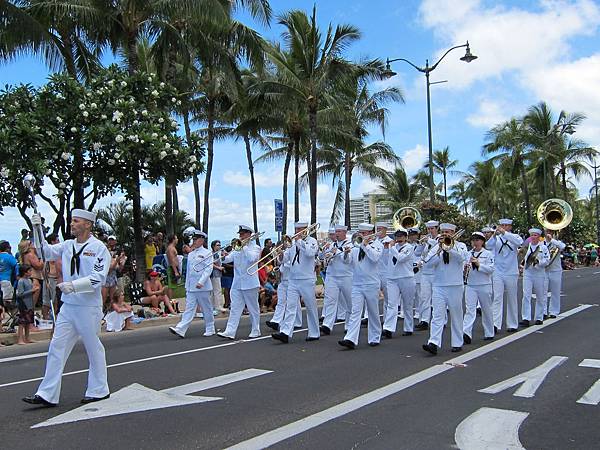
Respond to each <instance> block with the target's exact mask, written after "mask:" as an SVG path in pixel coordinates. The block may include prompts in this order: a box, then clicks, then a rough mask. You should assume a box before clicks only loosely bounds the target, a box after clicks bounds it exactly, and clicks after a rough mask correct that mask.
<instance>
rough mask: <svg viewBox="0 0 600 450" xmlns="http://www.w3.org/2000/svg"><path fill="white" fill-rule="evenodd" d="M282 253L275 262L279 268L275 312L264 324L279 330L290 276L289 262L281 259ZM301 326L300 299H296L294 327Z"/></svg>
mask: <svg viewBox="0 0 600 450" xmlns="http://www.w3.org/2000/svg"><path fill="white" fill-rule="evenodd" d="M282 259H283V253H282V254H281V258H280V260H279V261H278V262H277V264H278V266H277V268H278V269H279V284H278V285H277V305H275V312H274V313H273V317H272V318H271V320H267V321H266V322H265V325H266V326H268V327H269V328H271V329H273V330H275V331H279V324H280V323H281V322H282V321H283V317H284V315H285V308H286V305H287V290H288V285H289V277H290V263H284V262H283V261H282ZM296 328H302V307H301V305H300V299H298V306H297V307H296V321H295V322H294V329H296Z"/></svg>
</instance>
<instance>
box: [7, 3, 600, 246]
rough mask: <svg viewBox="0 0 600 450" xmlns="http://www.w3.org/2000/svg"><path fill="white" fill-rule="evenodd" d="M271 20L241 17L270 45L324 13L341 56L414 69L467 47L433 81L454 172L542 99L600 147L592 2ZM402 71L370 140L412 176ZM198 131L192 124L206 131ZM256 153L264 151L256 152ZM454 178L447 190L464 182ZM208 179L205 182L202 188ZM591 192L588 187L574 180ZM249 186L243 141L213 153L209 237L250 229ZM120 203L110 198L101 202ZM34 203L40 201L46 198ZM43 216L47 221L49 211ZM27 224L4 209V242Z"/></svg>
mask: <svg viewBox="0 0 600 450" xmlns="http://www.w3.org/2000/svg"><path fill="white" fill-rule="evenodd" d="M270 3H271V6H272V8H273V11H274V16H275V17H274V20H273V21H272V22H271V26H270V27H269V28H266V27H264V26H263V25H261V24H259V23H256V22H254V21H253V20H252V19H251V18H249V17H248V16H247V14H244V13H240V14H239V15H238V16H239V17H238V18H239V19H240V20H242V21H243V22H244V23H246V24H248V25H250V26H252V27H254V28H255V29H257V30H258V31H259V32H260V33H261V34H262V35H263V36H264V37H265V38H267V39H269V40H278V39H280V36H281V33H282V31H283V28H282V26H281V25H279V24H278V23H277V22H278V21H277V16H278V15H279V14H281V13H283V12H285V11H288V10H290V9H301V10H305V11H307V13H308V14H310V12H311V10H312V7H313V4H316V7H317V19H318V21H319V25H320V26H321V27H322V28H323V29H325V28H326V27H327V25H328V24H329V23H331V24H332V25H333V26H335V25H337V24H351V25H354V26H356V27H358V28H359V29H360V31H361V33H362V38H361V39H360V40H359V41H358V42H356V43H354V44H353V45H352V46H351V47H349V48H348V50H347V52H346V57H347V58H349V59H354V60H360V59H370V58H381V59H385V58H390V59H392V58H405V59H408V60H410V61H411V62H413V63H414V64H415V65H417V66H424V65H425V61H426V60H429V61H430V64H432V63H433V62H435V61H437V60H438V58H439V57H440V56H441V55H442V54H443V53H444V52H445V51H446V50H447V49H448V48H450V47H452V46H454V45H459V44H464V43H465V42H466V41H467V40H468V41H469V43H470V45H471V51H472V53H473V54H475V55H477V56H478V59H477V60H475V61H473V62H472V63H470V64H467V63H464V62H462V61H460V60H459V58H460V57H461V56H463V54H464V50H463V49H457V50H454V51H453V52H451V53H450V54H449V55H448V56H446V57H445V58H444V60H443V61H442V62H441V63H440V65H439V66H438V67H437V69H436V70H435V71H434V72H432V73H431V81H432V82H435V81H447V82H444V83H440V84H436V85H433V86H432V87H431V111H432V132H433V148H434V150H436V149H443V148H444V147H449V150H450V155H451V157H452V158H453V159H457V160H458V167H457V168H458V170H461V171H468V169H469V166H470V164H472V163H473V162H474V161H477V160H480V159H482V156H481V147H482V145H483V144H484V143H485V135H486V132H487V131H488V130H489V129H490V128H491V127H493V126H494V125H496V124H498V123H501V122H502V121H505V120H507V119H510V118H511V117H514V116H521V115H524V114H525V113H526V112H527V109H528V108H529V107H530V106H532V105H535V104H537V103H539V102H540V101H545V102H547V103H548V104H549V105H550V107H551V108H552V110H553V111H554V112H555V114H556V115H558V113H559V112H560V111H561V110H565V111H567V112H582V113H584V114H585V115H586V116H587V120H586V121H585V122H584V123H583V125H581V126H580V127H579V128H578V131H577V134H576V137H577V138H579V139H583V140H585V141H586V142H588V143H589V144H590V145H592V146H594V147H596V148H600V39H599V37H600V31H599V26H600V3H597V2H594V1H592V0H519V1H516V0H515V1H510V0H499V1H488V0H422V1H418V0H403V1H398V2H391V1H389V0H368V1H367V0H320V1H312V0H311V1H306V0H271V2H270ZM392 68H393V70H394V71H395V72H397V73H398V74H397V75H396V76H395V77H393V78H390V79H388V80H385V81H382V82H376V83H374V84H373V85H372V86H371V88H372V90H380V89H383V88H385V87H388V86H397V87H399V88H400V89H401V90H402V92H403V93H404V96H405V103H404V104H395V105H390V106H389V120H388V123H387V127H386V134H385V138H384V137H383V136H382V135H381V133H380V131H379V130H377V129H373V130H372V134H371V136H370V137H369V141H370V142H374V141H377V140H385V142H387V143H388V144H389V145H390V146H391V147H392V148H393V149H394V151H395V152H396V154H397V155H398V156H400V157H401V158H402V160H403V165H404V168H405V169H406V171H407V173H408V174H409V175H412V174H414V173H415V172H416V171H417V170H418V169H419V168H420V167H422V165H423V163H424V162H425V160H426V159H427V148H428V144H427V112H426V111H427V110H426V90H425V77H424V75H423V74H421V73H419V72H418V71H417V70H415V69H414V68H412V67H411V66H409V65H408V64H405V63H403V62H396V63H393V64H392ZM47 76H48V69H47V68H46V67H45V66H44V64H43V62H41V61H39V60H36V59H34V58H27V57H23V58H20V59H19V60H17V61H15V62H13V63H10V64H5V65H3V66H0V85H2V86H3V85H5V84H18V83H31V84H33V85H41V84H43V83H44V82H45V79H46V77H47ZM200 126H201V125H200V124H196V127H200ZM254 151H255V157H257V156H259V155H260V149H258V148H256V149H255V150H254ZM282 165H283V164H282V163H274V164H257V165H256V166H255V170H256V182H257V198H258V212H259V228H260V229H261V230H264V231H266V236H265V237H267V236H271V237H276V233H274V205H273V200H274V199H275V198H281V187H282ZM290 175H291V176H290V179H289V181H290V189H291V190H290V192H289V201H290V208H289V211H290V217H289V218H288V219H289V220H288V223H289V224H290V225H291V224H292V220H293V189H292V188H293V178H292V177H293V175H292V174H290ZM458 179H459V177H458V176H452V177H451V178H450V180H449V183H448V184H449V185H451V184H453V183H455V182H456V181H458ZM203 181H204V178H203V177H202V178H201V184H202V183H203ZM377 184H378V183H377V182H376V181H374V180H371V179H368V178H365V177H364V176H362V175H360V174H354V179H353V184H352V198H355V197H358V196H360V195H361V194H362V193H364V192H369V191H372V190H373V189H375V188H376V187H377ZM577 185H578V187H579V189H580V194H581V195H582V196H585V195H587V192H588V190H589V188H590V187H591V185H592V181H591V179H589V178H588V179H584V180H581V181H580V182H578V183H577ZM249 186H250V180H249V175H248V168H247V163H246V158H245V150H244V144H243V142H236V141H233V140H229V141H224V142H218V143H216V145H215V162H214V171H213V178H212V187H211V192H210V213H211V215H210V222H209V231H210V237H209V238H219V239H227V240H228V239H230V238H231V237H233V236H234V234H235V232H236V230H237V225H238V224H240V223H244V224H246V223H247V224H249V225H250V224H251V223H252V219H251V217H252V216H251V204H250V189H249ZM163 192H164V189H163V185H162V184H159V185H158V186H154V185H150V184H147V183H144V184H143V185H142V196H143V202H145V203H148V204H152V203H155V202H157V201H161V200H162V199H163ZM178 192H179V201H180V207H181V208H182V209H184V210H186V211H188V212H189V213H190V215H191V216H193V215H194V199H193V188H192V185H191V182H189V183H185V184H181V185H180V186H179V189H178ZM334 193H335V189H334V187H332V185H331V182H330V181H329V180H323V181H322V182H321V183H320V184H319V186H318V220H319V222H321V224H322V226H323V227H324V228H326V227H327V225H328V223H329V217H330V215H331V207H332V204H333V198H334ZM121 199H122V196H120V195H115V196H113V197H112V198H106V199H103V200H102V201H101V202H100V203H99V206H104V205H106V204H108V203H110V202H116V201H119V200H121ZM39 203H44V202H43V201H40V202H39ZM41 209H42V213H43V214H44V215H45V216H47V217H48V218H49V219H50V220H51V219H52V214H51V212H50V210H49V208H46V207H42V208H41ZM300 214H301V219H302V220H308V218H309V215H310V208H309V200H308V192H303V193H302V196H301V200H300ZM23 226H24V222H23V220H22V218H21V217H20V215H19V213H18V212H17V211H16V210H15V209H12V208H7V209H6V210H5V214H4V217H3V218H1V219H0V239H8V240H10V241H11V242H13V243H15V244H16V242H17V240H18V238H19V234H18V231H19V229H20V228H22V227H23Z"/></svg>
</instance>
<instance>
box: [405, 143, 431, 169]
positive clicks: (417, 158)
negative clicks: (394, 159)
mask: <svg viewBox="0 0 600 450" xmlns="http://www.w3.org/2000/svg"><path fill="white" fill-rule="evenodd" d="M428 155H429V150H428V149H427V147H424V146H423V145H421V144H417V146H416V147H414V148H411V149H409V150H406V151H405V152H404V153H403V154H402V156H401V157H402V164H403V165H404V170H405V171H406V174H407V175H413V174H414V173H415V172H416V171H418V170H419V169H420V168H421V167H423V164H425V161H427V157H428Z"/></svg>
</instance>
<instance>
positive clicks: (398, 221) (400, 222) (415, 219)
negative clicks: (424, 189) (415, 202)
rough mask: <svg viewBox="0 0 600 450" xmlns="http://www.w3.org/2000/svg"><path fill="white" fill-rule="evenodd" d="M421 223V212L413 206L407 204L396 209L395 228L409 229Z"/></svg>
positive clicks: (393, 219)
mask: <svg viewBox="0 0 600 450" xmlns="http://www.w3.org/2000/svg"><path fill="white" fill-rule="evenodd" d="M420 224H421V213H420V212H419V210H418V209H416V208H413V207H412V206H405V207H404V208H400V209H399V210H398V211H396V212H395V213H394V215H393V217H392V227H393V228H394V230H396V231H397V230H402V229H405V230H408V229H409V228H414V227H418V226H419V225H420Z"/></svg>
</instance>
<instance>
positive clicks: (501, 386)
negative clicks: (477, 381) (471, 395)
mask: <svg viewBox="0 0 600 450" xmlns="http://www.w3.org/2000/svg"><path fill="white" fill-rule="evenodd" d="M567 359H569V358H567V357H566V356H552V357H551V358H549V359H548V360H546V361H545V362H544V363H542V364H540V365H539V366H537V367H534V368H533V369H531V370H528V371H527V372H523V373H520V374H518V375H515V376H514V377H511V378H509V379H507V380H503V381H500V382H499V383H496V384H493V385H491V386H489V387H486V388H485V389H479V390H478V391H477V392H481V393H483V394H498V393H499V392H502V391H504V390H506V389H510V388H511V387H514V386H517V385H518V384H520V385H521V387H519V389H517V391H516V392H515V393H514V394H513V395H514V396H515V397H525V398H532V397H533V396H535V393H536V391H537V390H538V388H539V387H540V386H541V385H542V383H543V382H544V380H545V379H546V377H547V376H548V374H549V373H550V371H551V370H552V369H554V368H556V367H558V366H560V365H561V364H562V363H564V362H565V361H566V360H567Z"/></svg>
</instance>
